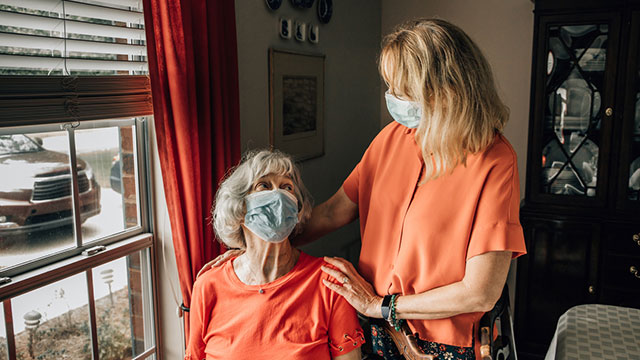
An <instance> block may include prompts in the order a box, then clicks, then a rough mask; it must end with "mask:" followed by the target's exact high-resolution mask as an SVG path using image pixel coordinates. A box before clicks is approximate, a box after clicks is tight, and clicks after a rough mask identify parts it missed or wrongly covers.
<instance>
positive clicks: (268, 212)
mask: <svg viewBox="0 0 640 360" xmlns="http://www.w3.org/2000/svg"><path fill="white" fill-rule="evenodd" d="M244 202H245V205H246V207H247V214H246V215H245V216H244V225H245V226H246V227H247V228H248V229H249V230H251V232H253V233H254V234H256V235H258V237H260V238H261V239H262V240H264V241H267V242H273V243H279V242H281V241H283V240H284V239H286V238H287V236H289V234H291V231H293V229H294V228H295V227H296V224H297V223H298V200H297V199H296V197H295V196H294V195H293V194H291V193H290V192H288V191H284V190H281V189H275V190H268V191H259V192H255V193H253V194H249V195H247V196H246V197H245V199H244Z"/></svg>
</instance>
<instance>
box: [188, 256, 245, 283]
mask: <svg viewBox="0 0 640 360" xmlns="http://www.w3.org/2000/svg"><path fill="white" fill-rule="evenodd" d="M242 254H244V250H240V249H231V250H227V251H225V252H224V253H223V254H221V255H218V257H216V258H215V259H213V260H211V261H209V262H208V263H206V264H205V265H204V266H203V267H202V269H200V271H198V275H196V279H197V278H198V277H200V275H202V274H204V273H205V272H207V271H208V270H209V269H213V268H214V267H218V266H221V265H222V264H224V263H226V262H227V261H229V260H230V259H232V258H234V257H237V256H240V255H242Z"/></svg>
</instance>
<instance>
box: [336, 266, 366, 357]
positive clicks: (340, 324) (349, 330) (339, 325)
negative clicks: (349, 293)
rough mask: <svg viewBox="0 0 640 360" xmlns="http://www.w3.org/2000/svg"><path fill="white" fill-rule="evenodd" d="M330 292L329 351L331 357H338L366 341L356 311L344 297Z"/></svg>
mask: <svg viewBox="0 0 640 360" xmlns="http://www.w3.org/2000/svg"><path fill="white" fill-rule="evenodd" d="M327 279H328V280H329V278H327ZM330 281H332V280H330ZM333 282H335V281H333ZM329 292H330V298H331V301H330V303H331V315H330V318H329V350H330V352H331V356H332V357H336V356H339V355H344V354H347V353H349V352H351V351H353V350H355V349H357V348H359V347H360V346H362V345H363V344H364V342H365V340H364V333H363V332H362V328H361V327H360V322H359V321H358V315H357V314H356V310H355V309H354V308H353V307H352V306H351V304H349V303H348V302H347V300H345V299H344V298H343V297H342V296H340V295H338V294H337V293H335V292H333V291H331V290H329Z"/></svg>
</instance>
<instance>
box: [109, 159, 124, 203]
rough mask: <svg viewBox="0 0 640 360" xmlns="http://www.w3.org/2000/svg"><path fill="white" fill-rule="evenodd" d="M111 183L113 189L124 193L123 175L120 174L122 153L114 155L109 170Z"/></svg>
mask: <svg viewBox="0 0 640 360" xmlns="http://www.w3.org/2000/svg"><path fill="white" fill-rule="evenodd" d="M109 184H111V189H113V191H115V192H117V193H118V194H122V176H120V154H118V155H116V156H114V157H113V160H112V162H111V169H110V170H109Z"/></svg>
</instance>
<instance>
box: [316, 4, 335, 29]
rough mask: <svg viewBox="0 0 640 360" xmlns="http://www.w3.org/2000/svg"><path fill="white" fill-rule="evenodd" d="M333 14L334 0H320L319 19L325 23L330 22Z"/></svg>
mask: <svg viewBox="0 0 640 360" xmlns="http://www.w3.org/2000/svg"><path fill="white" fill-rule="evenodd" d="M332 14H333V1H332V0H318V19H320V22H322V23H323V24H327V23H329V20H331V15H332Z"/></svg>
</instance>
